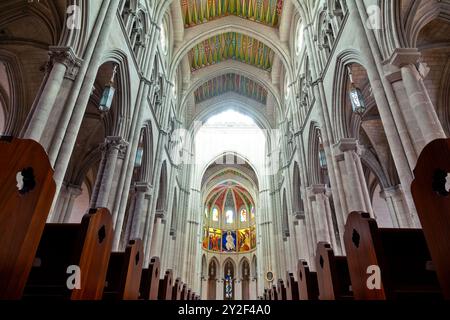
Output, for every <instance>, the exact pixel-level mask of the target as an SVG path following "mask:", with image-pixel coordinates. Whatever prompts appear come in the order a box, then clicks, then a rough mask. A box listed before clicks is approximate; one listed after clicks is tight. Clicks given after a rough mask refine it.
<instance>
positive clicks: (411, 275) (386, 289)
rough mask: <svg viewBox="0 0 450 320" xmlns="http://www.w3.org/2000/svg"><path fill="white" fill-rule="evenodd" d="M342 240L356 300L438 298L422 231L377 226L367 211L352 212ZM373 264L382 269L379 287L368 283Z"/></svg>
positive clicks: (438, 292) (438, 290)
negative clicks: (429, 268)
mask: <svg viewBox="0 0 450 320" xmlns="http://www.w3.org/2000/svg"><path fill="white" fill-rule="evenodd" d="M344 242H345V248H346V251H347V261H348V267H349V272H350V279H351V283H352V289H353V293H354V296H355V299H358V300H385V299H389V300H390V299H404V298H418V297H421V298H427V299H436V298H440V297H441V292H440V288H439V284H438V281H437V277H436V273H435V272H433V271H431V270H427V265H428V264H429V262H430V261H431V257H430V254H429V251H428V248H427V245H426V242H425V238H424V234H423V232H422V230H420V229H391V228H378V225H377V223H376V221H375V219H372V218H370V216H369V214H367V213H361V212H353V213H351V214H350V215H349V217H348V219H347V223H346V225H345V232H344ZM374 266H375V267H376V268H379V270H380V271H381V284H380V287H379V289H378V288H376V289H374V288H369V286H368V284H367V281H368V278H369V276H370V272H368V270H370V269H369V268H373V267H374Z"/></svg>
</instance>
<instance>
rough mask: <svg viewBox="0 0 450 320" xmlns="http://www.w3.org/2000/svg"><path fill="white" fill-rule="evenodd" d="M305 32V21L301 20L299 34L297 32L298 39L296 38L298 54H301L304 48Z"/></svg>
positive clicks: (298, 27) (298, 28) (298, 26)
mask: <svg viewBox="0 0 450 320" xmlns="http://www.w3.org/2000/svg"><path fill="white" fill-rule="evenodd" d="M304 32H305V27H304V25H303V23H301V22H299V23H298V25H297V34H296V38H297V39H296V44H295V53H296V54H297V55H299V54H300V52H301V51H302V49H303V43H304Z"/></svg>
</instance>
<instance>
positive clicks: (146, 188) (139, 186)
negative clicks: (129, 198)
mask: <svg viewBox="0 0 450 320" xmlns="http://www.w3.org/2000/svg"><path fill="white" fill-rule="evenodd" d="M134 190H136V192H143V193H149V192H150V191H151V190H152V186H151V185H150V183H148V182H143V181H139V182H135V183H134Z"/></svg>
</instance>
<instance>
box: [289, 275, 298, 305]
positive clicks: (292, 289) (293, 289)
mask: <svg viewBox="0 0 450 320" xmlns="http://www.w3.org/2000/svg"><path fill="white" fill-rule="evenodd" d="M286 279H287V281H286V300H299V296H298V283H297V281H295V278H294V274H293V273H290V272H286Z"/></svg>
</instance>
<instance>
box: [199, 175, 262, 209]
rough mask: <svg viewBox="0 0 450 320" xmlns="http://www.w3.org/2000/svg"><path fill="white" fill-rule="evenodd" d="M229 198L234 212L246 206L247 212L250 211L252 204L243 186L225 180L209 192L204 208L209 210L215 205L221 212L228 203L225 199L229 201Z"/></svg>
mask: <svg viewBox="0 0 450 320" xmlns="http://www.w3.org/2000/svg"><path fill="white" fill-rule="evenodd" d="M230 199H231V201H232V203H233V205H232V206H233V208H232V209H233V210H234V212H238V211H239V209H240V208H242V207H246V208H247V210H248V212H251V208H252V207H253V206H254V203H253V200H252V197H251V195H250V194H249V193H248V191H247V190H246V189H245V188H244V187H241V186H240V185H237V184H235V183H231V182H227V183H223V184H220V185H218V186H217V187H215V188H214V189H213V190H212V191H211V192H210V194H209V196H208V200H207V202H206V204H207V208H206V209H207V211H208V212H211V211H212V209H213V208H214V207H217V208H219V210H220V211H221V212H222V211H224V210H225V207H226V206H227V205H228V204H227V200H228V201H230Z"/></svg>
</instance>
